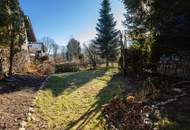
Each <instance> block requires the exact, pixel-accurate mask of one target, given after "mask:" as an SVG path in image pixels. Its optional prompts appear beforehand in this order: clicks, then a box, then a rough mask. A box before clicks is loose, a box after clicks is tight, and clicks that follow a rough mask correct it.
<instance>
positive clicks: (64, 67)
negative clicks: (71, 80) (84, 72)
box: [55, 63, 79, 73]
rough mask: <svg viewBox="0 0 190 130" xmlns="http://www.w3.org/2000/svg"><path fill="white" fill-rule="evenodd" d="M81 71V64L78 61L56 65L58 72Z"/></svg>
mask: <svg viewBox="0 0 190 130" xmlns="http://www.w3.org/2000/svg"><path fill="white" fill-rule="evenodd" d="M77 71H79V66H78V65H77V64H76V63H65V64H58V65H55V72H56V73H64V72H77Z"/></svg>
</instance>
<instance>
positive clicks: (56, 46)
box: [52, 43, 59, 62]
mask: <svg viewBox="0 0 190 130" xmlns="http://www.w3.org/2000/svg"><path fill="white" fill-rule="evenodd" d="M58 49H59V45H57V44H56V43H53V44H52V55H53V59H54V61H55V62H56V58H57V56H58Z"/></svg>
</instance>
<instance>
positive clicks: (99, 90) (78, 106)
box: [28, 69, 124, 130]
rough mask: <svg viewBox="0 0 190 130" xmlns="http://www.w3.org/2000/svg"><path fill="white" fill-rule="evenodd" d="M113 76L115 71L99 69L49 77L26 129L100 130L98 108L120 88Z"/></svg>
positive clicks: (122, 86)
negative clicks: (33, 119) (33, 118)
mask: <svg viewBox="0 0 190 130" xmlns="http://www.w3.org/2000/svg"><path fill="white" fill-rule="evenodd" d="M116 74H117V70H116V69H109V70H105V69H100V70H95V71H82V72H77V73H66V74H59V75H54V76H52V77H51V78H50V80H49V83H48V85H47V87H46V88H45V89H44V90H42V91H40V92H39V94H38V96H37V100H36V105H37V108H36V110H35V113H34V116H35V118H36V121H31V122H29V125H28V126H29V128H30V129H35V130H37V129H40V130H42V127H44V129H49V130H53V129H54V130H59V129H62V130H103V127H102V124H101V120H100V118H99V116H100V111H101V108H102V105H104V104H106V103H108V102H109V101H110V99H111V98H113V97H114V96H115V95H119V94H120V93H121V92H122V91H123V88H124V83H123V81H121V80H119V79H118V77H117V76H114V75H116ZM44 124H47V125H44ZM40 127H41V128H40Z"/></svg>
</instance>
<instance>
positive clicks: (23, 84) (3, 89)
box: [0, 74, 46, 94]
mask: <svg viewBox="0 0 190 130" xmlns="http://www.w3.org/2000/svg"><path fill="white" fill-rule="evenodd" d="M13 78H14V80H13V81H5V80H4V81H0V94H9V93H13V92H18V91H28V90H29V91H33V92H36V91H38V90H39V88H40V86H41V85H42V83H43V82H44V80H45V78H46V77H45V76H33V75H21V74H20V75H18V74H17V75H14V76H13Z"/></svg>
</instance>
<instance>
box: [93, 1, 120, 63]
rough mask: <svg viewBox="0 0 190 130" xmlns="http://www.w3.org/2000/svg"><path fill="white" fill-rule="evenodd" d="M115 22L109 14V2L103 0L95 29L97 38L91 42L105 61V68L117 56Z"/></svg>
mask: <svg viewBox="0 0 190 130" xmlns="http://www.w3.org/2000/svg"><path fill="white" fill-rule="evenodd" d="M115 26H116V21H115V20H114V17H113V14H112V13H111V8H110V2H109V0H103V2H102V9H100V18H99V19H98V24H97V27H96V30H97V34H96V35H97V36H96V39H95V40H94V41H93V42H94V46H95V48H96V52H97V54H98V55H100V56H101V58H104V59H106V66H107V67H108V66H109V62H110V61H114V60H116V58H117V55H118V34H119V32H118V31H117V30H116V29H115Z"/></svg>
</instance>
